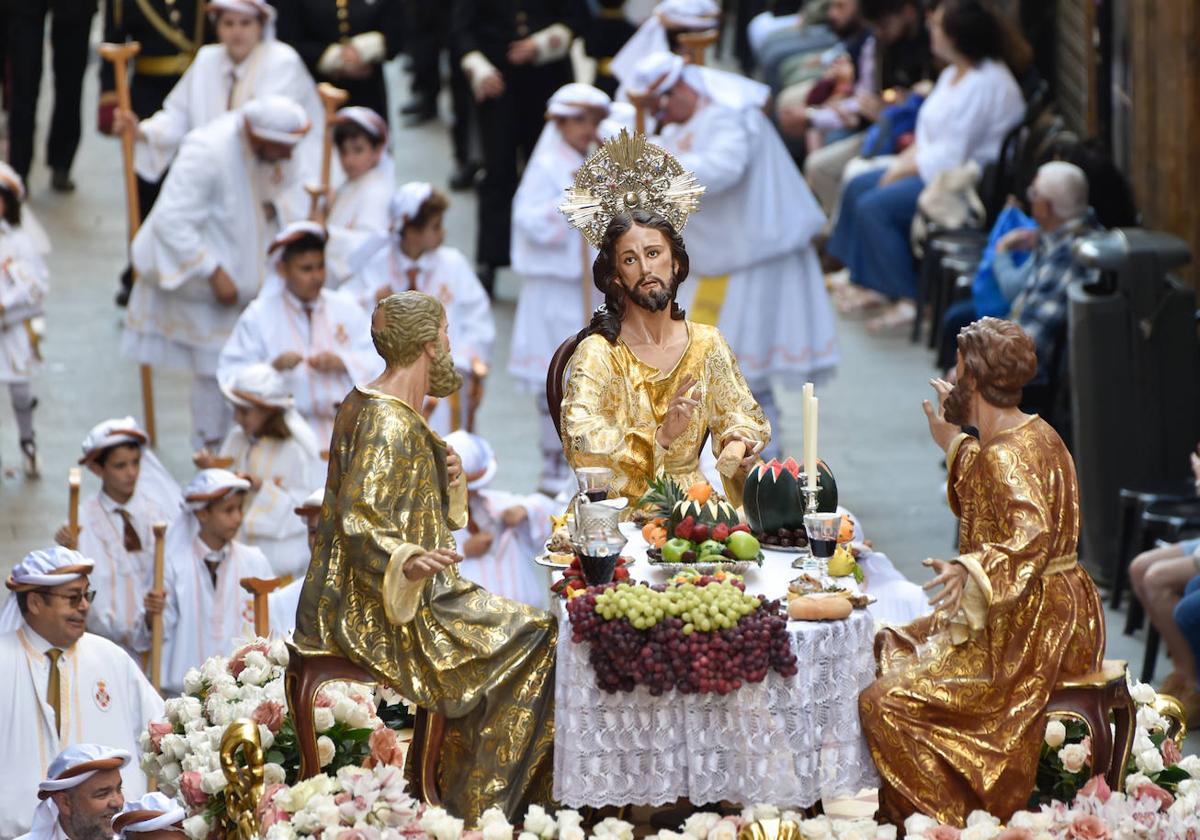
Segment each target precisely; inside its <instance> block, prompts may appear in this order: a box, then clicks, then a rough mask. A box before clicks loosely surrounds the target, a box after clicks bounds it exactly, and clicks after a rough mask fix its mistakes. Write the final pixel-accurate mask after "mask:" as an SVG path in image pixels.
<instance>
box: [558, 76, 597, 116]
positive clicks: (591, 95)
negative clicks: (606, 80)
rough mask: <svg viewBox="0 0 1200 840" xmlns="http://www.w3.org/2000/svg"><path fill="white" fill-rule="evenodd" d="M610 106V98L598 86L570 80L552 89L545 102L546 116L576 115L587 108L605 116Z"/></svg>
mask: <svg viewBox="0 0 1200 840" xmlns="http://www.w3.org/2000/svg"><path fill="white" fill-rule="evenodd" d="M611 107H612V100H611V99H609V98H608V94H607V93H605V92H604V91H602V90H600V88H597V87H592V86H591V85H585V84H583V83H581V82H571V83H570V84H566V85H563V86H562V87H560V88H559V89H558V90H556V91H554V95H553V96H551V97H550V99H549V101H547V102H546V116H548V117H578V116H579V115H581V114H583V113H584V112H585V111H589V110H592V111H601V112H603V114H604V116H607V115H608V112H609V108H611Z"/></svg>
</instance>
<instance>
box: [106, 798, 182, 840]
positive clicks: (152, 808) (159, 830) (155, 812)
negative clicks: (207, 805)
mask: <svg viewBox="0 0 1200 840" xmlns="http://www.w3.org/2000/svg"><path fill="white" fill-rule="evenodd" d="M186 817H187V811H185V810H183V806H182V805H180V804H179V803H178V802H177V801H175V800H174V799H171V798H170V797H168V796H165V795H164V794H161V793H159V792H158V791H154V792H153V793H147V794H146V795H145V796H143V797H142V798H141V799H134V800H130V801H127V802H126V803H125V807H124V808H123V809H122V810H121V813H119V814H117V815H116V816H115V817H113V820H112V833H113V834H115V835H116V836H117V838H118V840H182V838H181V837H180V834H182V833H184V830H183V821H184V819H185V818H186Z"/></svg>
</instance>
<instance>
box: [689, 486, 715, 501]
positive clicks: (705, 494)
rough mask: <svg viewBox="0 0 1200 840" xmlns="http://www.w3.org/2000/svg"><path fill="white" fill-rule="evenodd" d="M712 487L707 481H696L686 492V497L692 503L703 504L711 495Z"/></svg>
mask: <svg viewBox="0 0 1200 840" xmlns="http://www.w3.org/2000/svg"><path fill="white" fill-rule="evenodd" d="M712 492H713V489H712V485H711V484H709V483H708V482H707V481H697V482H696V483H695V484H693V485H692V486H691V487H689V488H688V490H687V497H688V498H689V499H691V500H692V501H694V502H698V503H700V504H704V503H705V502H707V501H708V499H709V497H710V496H711V495H712Z"/></svg>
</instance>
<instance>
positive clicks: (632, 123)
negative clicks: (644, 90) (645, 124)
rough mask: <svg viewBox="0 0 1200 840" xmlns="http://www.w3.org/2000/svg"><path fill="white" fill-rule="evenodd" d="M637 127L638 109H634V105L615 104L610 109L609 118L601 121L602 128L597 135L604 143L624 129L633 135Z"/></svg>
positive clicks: (626, 103) (627, 103)
mask: <svg viewBox="0 0 1200 840" xmlns="http://www.w3.org/2000/svg"><path fill="white" fill-rule="evenodd" d="M636 125H637V108H635V107H633V103H632V102H614V103H613V104H612V108H611V109H609V112H608V116H607V117H605V118H604V119H602V120H601V121H600V127H599V128H598V129H597V130H596V133H597V134H598V135H599V136H600V140H601V142H603V141H605V140H611V139H612V138H614V137H616V136H617V135H618V134H620V133H621V131H622V129H624V130H625V131H628V132H629V133H631V134H632V133H633V130H634V128H635V127H636Z"/></svg>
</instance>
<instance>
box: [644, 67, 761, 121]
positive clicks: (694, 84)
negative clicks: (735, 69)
mask: <svg viewBox="0 0 1200 840" xmlns="http://www.w3.org/2000/svg"><path fill="white" fill-rule="evenodd" d="M681 78H682V79H683V82H684V83H685V84H686V85H687V86H688V87H690V88H692V89H693V90H695V91H696V92H698V93H701V94H704V95H705V96H707V97H708V98H709V99H711V100H712V101H713V102H714V103H716V104H717V105H720V106H722V107H725V108H734V109H736V110H739V111H740V110H742V109H745V108H761V107H762V106H763V105H764V104H766V101H767V98H768V97H769V96H770V94H771V89H770V88H769V87H767V86H766V85H764V84H763V83H762V82H756V81H754V80H753V79H748V78H746V77H745V76H739V75H738V74H737V73H729V72H726V71H725V70H714V69H713V68H711V67H698V66H696V65H695V64H688V63H687V62H685V61H684V60H683V58H682V56H678V55H676V54H675V53H668V52H657V53H651V54H650V55H648V56H646V57H645V58H643V59H642V60H641V61H639V62H638V63H637V65H635V66H634V68H633V73H632V74H631V75H630V77H629V87H630V89H631V90H633V91H635V92H636V93H639V94H643V95H644V94H654V95H659V96H660V95H662V94H664V93H666V92H667V91H669V90H670V89H671V88H672V87H674V86H675V83H676V82H678V81H679V80H680V79H681Z"/></svg>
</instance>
